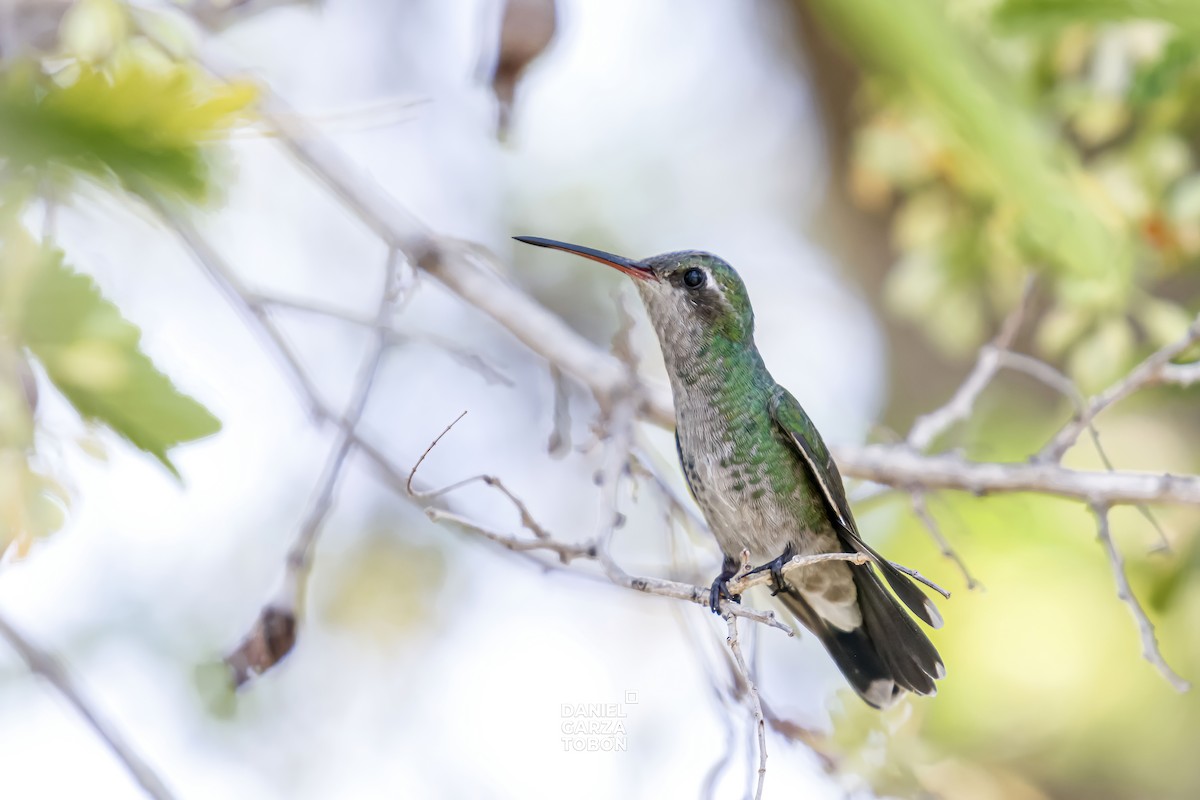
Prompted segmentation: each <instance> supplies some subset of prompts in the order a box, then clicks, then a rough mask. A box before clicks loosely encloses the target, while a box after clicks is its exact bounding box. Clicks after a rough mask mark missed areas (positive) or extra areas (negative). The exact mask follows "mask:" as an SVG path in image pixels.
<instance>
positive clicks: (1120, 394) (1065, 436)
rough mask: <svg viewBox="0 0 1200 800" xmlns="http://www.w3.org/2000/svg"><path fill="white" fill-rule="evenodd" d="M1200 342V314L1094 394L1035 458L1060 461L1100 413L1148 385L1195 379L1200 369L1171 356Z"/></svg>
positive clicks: (1045, 460) (1037, 459)
mask: <svg viewBox="0 0 1200 800" xmlns="http://www.w3.org/2000/svg"><path fill="white" fill-rule="evenodd" d="M1197 341H1200V316H1197V317H1196V319H1195V321H1193V322H1192V324H1191V325H1190V326H1188V329H1187V332H1186V333H1185V334H1184V335H1183V336H1182V337H1180V338H1179V339H1177V340H1175V341H1174V342H1172V343H1170V344H1168V345H1167V346H1166V347H1163V348H1162V349H1161V350H1158V351H1156V352H1154V353H1152V354H1151V355H1150V356H1149V357H1148V358H1146V360H1145V361H1143V362H1142V363H1141V364H1138V365H1137V366H1136V367H1134V369H1133V371H1132V372H1130V373H1129V374H1128V375H1126V376H1125V377H1123V378H1122V379H1121V380H1119V381H1117V382H1116V383H1114V384H1113V385H1112V386H1110V387H1108V388H1107V389H1105V390H1104V391H1103V392H1101V393H1100V394H1098V395H1096V396H1095V397H1093V398H1092V399H1091V400H1090V401H1089V402H1088V404H1087V407H1086V408H1084V410H1083V413H1082V414H1080V415H1078V416H1077V417H1076V418H1075V419H1073V420H1071V421H1070V422H1068V423H1067V424H1066V425H1065V426H1064V427H1063V429H1062V430H1060V431H1059V432H1058V434H1056V435H1055V437H1054V438H1053V439H1051V440H1050V441H1049V442H1048V443H1047V444H1046V446H1045V447H1043V448H1042V450H1041V452H1039V453H1038V454H1037V456H1035V458H1034V460H1035V461H1040V462H1058V461H1061V460H1062V457H1063V455H1064V454H1065V453H1066V452H1067V451H1068V450H1070V449H1071V446H1072V445H1074V444H1075V441H1076V440H1077V439H1078V438H1079V434H1080V433H1082V432H1083V430H1084V429H1085V428H1086V427H1087V426H1088V425H1090V424H1091V422H1092V420H1094V419H1095V418H1096V416H1097V415H1098V414H1100V412H1102V411H1104V409H1106V408H1108V407H1109V406H1111V405H1113V404H1114V403H1117V402H1119V401H1121V400H1124V399H1125V398H1126V397H1128V396H1129V395H1131V394H1133V393H1134V392H1136V391H1137V390H1138V389H1142V388H1144V387H1146V386H1154V385H1156V384H1160V383H1164V382H1166V381H1168V380H1169V381H1170V382H1172V383H1175V382H1176V381H1177V380H1183V381H1185V383H1183V384H1181V385H1187V384H1188V383H1190V382H1191V379H1192V375H1193V372H1196V371H1197V369H1198V368H1196V367H1195V365H1191V364H1184V365H1180V364H1171V363H1170V362H1171V359H1173V358H1175V357H1177V356H1179V355H1180V354H1181V353H1183V352H1184V351H1185V350H1187V349H1188V348H1190V347H1191V346H1192V345H1194V344H1195V343H1196V342H1197Z"/></svg>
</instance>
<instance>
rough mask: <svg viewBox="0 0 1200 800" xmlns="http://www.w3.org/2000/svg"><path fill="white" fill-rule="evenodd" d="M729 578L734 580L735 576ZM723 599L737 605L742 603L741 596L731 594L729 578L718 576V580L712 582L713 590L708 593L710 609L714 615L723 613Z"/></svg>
mask: <svg viewBox="0 0 1200 800" xmlns="http://www.w3.org/2000/svg"><path fill="white" fill-rule="evenodd" d="M729 577H730V578H732V577H733V576H732V575H730V576H729ZM721 598H725V599H726V600H731V601H733V602H735V603H740V602H742V596H741V595H740V594H730V593H729V578H726V577H723V576H721V575H718V576H717V579H716V580H715V581H713V582H712V589H711V590H709V593H708V607H709V608H711V609H712V612H713V613H714V614H720V613H721Z"/></svg>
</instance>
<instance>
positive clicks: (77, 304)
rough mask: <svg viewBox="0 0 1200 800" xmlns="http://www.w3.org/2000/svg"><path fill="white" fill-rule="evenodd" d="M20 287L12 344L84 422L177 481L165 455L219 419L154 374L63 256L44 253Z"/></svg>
mask: <svg viewBox="0 0 1200 800" xmlns="http://www.w3.org/2000/svg"><path fill="white" fill-rule="evenodd" d="M3 266H4V267H5V268H9V267H11V265H10V264H4V265H3ZM5 277H6V278H8V277H11V275H9V276H5ZM21 282H24V283H25V292H24V295H23V298H24V302H23V303H22V304H21V313H20V318H19V319H17V320H15V325H13V324H12V322H11V321H10V323H9V324H10V326H11V331H12V333H13V334H14V335H15V337H16V338H17V339H18V340H19V341H21V342H22V343H24V344H25V346H26V347H28V348H29V350H30V351H31V352H32V353H33V354H34V355H35V356H36V357H37V358H38V360H39V361H40V362H41V364H42V367H43V368H44V369H45V371H46V374H47V375H48V376H49V378H50V380H51V381H53V383H54V385H55V386H57V387H58V389H59V390H60V391H61V392H62V393H63V395H65V396H66V398H67V399H68V400H69V401H70V402H71V404H72V405H73V406H75V409H76V410H77V411H78V412H79V413H80V414H81V415H82V416H83V417H84V418H86V419H95V420H99V421H101V422H103V423H104V424H106V425H108V426H109V427H110V428H112V429H113V430H114V431H116V432H117V433H118V434H120V435H121V436H123V437H124V438H125V439H127V440H128V441H129V442H130V443H131V444H133V445H134V446H136V447H139V448H141V449H142V450H145V451H146V452H148V453H150V454H152V455H153V456H155V457H156V458H157V459H158V460H159V461H161V462H162V464H163V466H165V467H166V468H167V469H169V470H170V471H171V473H172V474H174V475H175V476H176V477H178V476H179V472H178V471H177V470H176V469H175V466H174V465H173V464H172V463H171V461H170V460H169V459H168V458H167V451H168V450H169V449H170V448H172V447H174V446H175V445H177V444H180V443H183V442H188V441H192V440H194V439H199V438H202V437H204V436H209V435H212V434H214V433H216V432H217V431H218V430H220V427H221V424H220V422H219V421H218V420H217V418H216V417H214V416H213V415H212V414H211V413H209V411H208V410H207V409H206V408H205V407H204V406H202V405H201V404H200V403H198V402H196V401H195V400H193V399H192V398H190V397H188V396H187V395H184V394H182V393H181V392H179V390H178V389H176V388H175V387H174V386H173V385H172V384H171V381H170V380H169V379H168V378H167V377H166V376H165V375H163V374H162V373H161V372H159V371H158V370H157V369H155V367H154V364H153V363H151V361H150V359H149V358H147V357H146V355H145V354H143V353H142V352H141V350H140V349H139V342H140V340H141V332H140V331H139V330H138V329H137V327H136V326H135V325H133V324H131V323H130V322H128V321H126V320H125V319H124V318H123V317H122V316H121V313H120V312H119V311H118V310H117V307H116V306H114V305H113V304H112V303H110V302H109V301H108V300H106V299H104V297H103V296H102V295H101V294H100V291H99V289H98V288H97V287H96V285H95V283H93V282H92V279H91V278H89V277H88V276H86V275H80V274H79V273H77V272H74V271H72V270H71V269H70V268H68V267H67V266H66V265H64V264H63V257H62V253H61V252H59V251H57V250H51V249H43V250H42V251H41V252H40V258H38V259H37V261H36V262H35V264H34V266H33V267H32V268H31V269H29V270H28V273H27V275H25V276H24V280H23V281H21ZM16 283H18V281H6V282H5V286H6V288H12V286H13V285H14V284H16Z"/></svg>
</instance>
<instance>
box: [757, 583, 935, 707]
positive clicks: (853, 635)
mask: <svg viewBox="0 0 1200 800" xmlns="http://www.w3.org/2000/svg"><path fill="white" fill-rule="evenodd" d="M853 569H854V583H855V585H856V586H857V589H858V604H859V608H861V609H862V617H863V624H862V625H860V626H859V627H857V628H855V629H854V630H852V631H843V630H840V629H838V628H836V627H834V626H832V625H829V624H828V623H826V622H825V620H824V619H822V618H821V617H820V616H819V615H818V614H817V613H816V612H815V611H814V610H813V608H812V606H810V605H809V604H808V602H807V601H806V600H805V599H804V598H803V597H801V596H800V594H799V593H798V592H791V591H787V592H780V594H779V599H780V600H782V601H783V604H784V606H785V607H787V609H788V610H789V611H791V612H792V614H794V615H795V616H796V618H797V619H798V620H800V622H801V623H802V624H803V625H804V627H806V628H808V629H809V630H810V631H812V632H813V633H814V634H816V636H817V637H818V638H819V639H820V640H821V642H822V644H824V645H825V649H826V650H828V651H829V655H831V656H832V657H833V660H834V663H836V664H837V665H838V669H840V670H841V671H842V674H843V675H845V676H846V680H848V681H849V682H850V685H851V686H852V687H854V691H856V692H858V694H859V696H860V697H862V699H863V700H865V701H866V702H867V704H869V705H872V706H874V707H875V708H886V707H887V706H890V705H891V704H892V703H894V702H896V700H897V699H899V697H900V695H901V694H903V693H904V691H906V690H907V691H910V692H913V693H915V694H923V695H932V694H936V693H937V689H936V687H935V686H934V681H935V680H938V679H941V678H943V677H945V675H946V668H945V667H944V666H943V665H942V659H941V657H940V656H938V652H937V650H935V649H934V647H933V644H932V643H931V642H930V641H929V639H928V637H926V636H925V634H924V633H923V632H922V631H921V629H920V628H918V627H917V624H916V623H915V622H913V620H912V617H910V616H909V615H908V614H907V613H905V611H904V609H902V608H901V607H900V606H899V604H898V603H897V602H896V600H895V599H894V598H893V597H892V596H891V595H890V594H889V593H888V591H887V589H885V588H884V586H883V584H882V583H881V582H880V580H879V578H878V577H877V576H876V575H875V572H874V568H873V567H869V566H862V567H854V568H853ZM939 621H940V620H939Z"/></svg>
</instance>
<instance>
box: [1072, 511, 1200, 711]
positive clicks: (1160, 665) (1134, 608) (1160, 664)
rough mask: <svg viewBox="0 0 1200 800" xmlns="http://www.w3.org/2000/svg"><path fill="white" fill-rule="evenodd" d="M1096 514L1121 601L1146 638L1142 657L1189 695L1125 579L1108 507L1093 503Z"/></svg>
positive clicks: (1183, 681)
mask: <svg viewBox="0 0 1200 800" xmlns="http://www.w3.org/2000/svg"><path fill="white" fill-rule="evenodd" d="M1092 513H1093V514H1095V515H1096V527H1097V529H1098V534H1099V537H1100V543H1101V544H1102V545H1104V550H1105V552H1106V553H1107V555H1108V563H1109V564H1110V565H1111V566H1112V571H1113V577H1114V578H1116V581H1117V597H1119V598H1121V601H1122V602H1123V603H1125V605H1127V606H1128V607H1129V611H1130V613H1132V614H1133V619H1134V621H1136V622H1137V626H1138V633H1139V634H1140V635H1141V637H1142V657H1143V658H1145V659H1146V660H1147V661H1149V662H1150V663H1151V664H1153V665H1154V667H1155V669H1157V670H1158V671H1159V672H1160V673H1161V674H1162V676H1163V677H1164V678H1166V679H1167V683H1169V684H1171V686H1172V688H1174V689H1175V690H1176V691H1178V692H1186V691H1187V690H1188V689H1190V688H1191V684H1190V683H1188V682H1187V681H1186V680H1184V679H1183V678H1181V677H1179V675H1178V674H1177V673H1176V672H1175V670H1173V669H1171V666H1170V665H1169V664H1167V661H1166V659H1165V658H1163V655H1162V652H1161V651H1160V650H1159V649H1158V639H1157V638H1155V636H1154V625H1153V624H1151V622H1150V618H1149V617H1147V616H1146V612H1145V611H1144V610H1143V609H1142V604H1141V603H1139V602H1138V599H1137V596H1136V595H1135V594H1134V593H1133V589H1132V588H1131V587H1130V585H1129V578H1128V577H1127V576H1126V575H1125V559H1124V558H1123V557H1122V556H1121V551H1120V550H1118V549H1117V545H1116V543H1115V542H1114V541H1113V537H1112V531H1111V530H1110V529H1109V525H1108V507H1107V506H1104V505H1101V504H1098V503H1093V504H1092Z"/></svg>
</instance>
